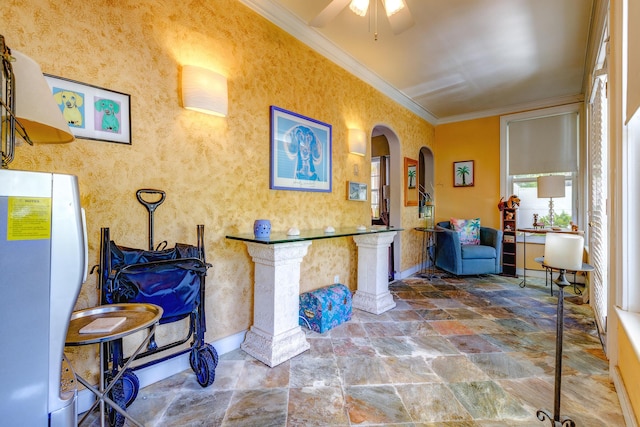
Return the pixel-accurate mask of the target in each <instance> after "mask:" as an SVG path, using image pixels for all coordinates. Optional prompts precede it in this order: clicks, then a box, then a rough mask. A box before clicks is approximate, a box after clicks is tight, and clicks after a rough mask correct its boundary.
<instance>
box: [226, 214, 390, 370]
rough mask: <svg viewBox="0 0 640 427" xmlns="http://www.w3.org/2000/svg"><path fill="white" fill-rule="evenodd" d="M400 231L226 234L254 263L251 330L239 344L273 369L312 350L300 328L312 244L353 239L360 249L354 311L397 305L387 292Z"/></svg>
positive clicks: (379, 310)
mask: <svg viewBox="0 0 640 427" xmlns="http://www.w3.org/2000/svg"><path fill="white" fill-rule="evenodd" d="M398 231H402V229H397V228H388V227H384V228H382V227H380V228H367V229H365V230H362V231H360V230H358V229H357V228H356V227H355V226H354V227H346V228H339V229H336V230H335V231H334V232H331V233H327V232H325V231H324V230H306V231H305V230H303V231H301V232H300V234H299V235H297V236H289V235H287V234H286V233H284V232H282V233H278V232H271V235H270V236H269V237H268V238H256V237H254V235H253V234H238V235H228V236H226V238H227V239H230V240H240V241H242V242H244V243H245V244H246V245H247V249H248V250H249V255H251V258H252V259H253V262H254V263H255V284H254V286H255V288H254V303H253V325H252V326H251V328H250V329H249V331H248V332H247V335H246V337H245V340H244V342H243V343H242V344H241V345H240V348H242V349H243V350H244V351H245V352H247V353H248V354H250V355H251V356H253V357H255V358H256V359H258V360H260V361H261V362H263V363H265V364H266V365H268V366H270V367H274V366H276V365H279V364H280V363H282V362H284V361H286V360H289V359H290V358H292V357H294V356H296V355H298V354H300V353H302V352H304V351H306V350H308V349H309V343H308V342H307V339H306V337H305V333H304V332H303V331H302V329H301V328H300V325H299V324H298V311H299V305H300V264H301V263H302V258H304V256H305V255H306V254H307V250H308V248H309V246H311V243H312V241H313V240H321V239H331V238H336V237H348V236H352V237H353V240H354V241H355V242H356V245H357V247H358V289H357V291H356V293H355V295H354V297H353V308H357V309H360V310H364V311H368V312H370V313H374V314H380V313H383V312H385V311H387V310H390V309H392V308H393V307H395V306H396V303H395V301H393V296H392V295H391V293H390V292H389V280H388V270H389V259H388V248H389V246H390V245H391V242H393V238H394V236H395V235H396V234H397V232H398Z"/></svg>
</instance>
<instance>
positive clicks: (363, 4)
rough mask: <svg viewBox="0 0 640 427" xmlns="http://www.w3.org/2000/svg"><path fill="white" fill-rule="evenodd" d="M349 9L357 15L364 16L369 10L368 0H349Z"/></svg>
mask: <svg viewBox="0 0 640 427" xmlns="http://www.w3.org/2000/svg"><path fill="white" fill-rule="evenodd" d="M349 9H351V10H352V11H353V13H355V14H356V15H358V16H365V15H366V14H367V10H369V0H351V3H350V4H349Z"/></svg>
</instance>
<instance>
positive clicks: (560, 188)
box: [538, 175, 565, 227]
mask: <svg viewBox="0 0 640 427" xmlns="http://www.w3.org/2000/svg"><path fill="white" fill-rule="evenodd" d="M564 184H565V183H564V175H545V176H539V177H538V198H539V199H546V198H547V197H548V198H549V226H550V227H553V198H554V197H564Z"/></svg>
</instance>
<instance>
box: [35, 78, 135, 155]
mask: <svg viewBox="0 0 640 427" xmlns="http://www.w3.org/2000/svg"><path fill="white" fill-rule="evenodd" d="M44 77H45V79H46V80H47V83H48V84H49V87H50V88H51V92H52V93H53V99H54V100H55V101H56V103H57V104H58V107H60V111H61V112H62V115H63V116H64V118H65V120H66V121H67V124H68V125H69V128H70V129H71V133H73V135H74V136H75V137H76V138H84V139H94V140H97V141H108V142H117V143H119V144H131V97H130V96H129V95H127V94H126V93H120V92H115V91H113V90H108V89H103V88H101V87H98V86H92V85H89V84H86V83H80V82H76V81H73V80H68V79H64V78H61V77H56V76H51V75H49V74H45V75H44Z"/></svg>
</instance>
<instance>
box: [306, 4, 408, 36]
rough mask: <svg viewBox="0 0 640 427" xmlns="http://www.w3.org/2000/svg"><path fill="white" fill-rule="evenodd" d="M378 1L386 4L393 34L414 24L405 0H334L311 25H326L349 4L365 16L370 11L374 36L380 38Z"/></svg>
mask: <svg viewBox="0 0 640 427" xmlns="http://www.w3.org/2000/svg"><path fill="white" fill-rule="evenodd" d="M378 1H381V2H382V5H383V6H384V11H385V13H386V15H387V18H388V19H389V24H390V25H391V29H392V30H393V34H396V35H397V34H400V33H402V32H403V31H405V30H407V29H408V28H410V27H412V26H413V24H414V21H413V17H412V16H411V12H410V11H409V8H408V7H407V4H406V2H405V0H372V1H369V0H332V1H331V2H330V3H329V4H328V5H327V7H325V8H324V9H322V11H321V12H320V13H319V14H318V15H317V16H316V17H315V18H313V19H312V20H311V21H310V22H309V25H311V26H312V27H319V28H320V27H324V26H325V25H327V23H328V22H329V21H331V20H332V19H334V18H335V17H336V16H338V14H339V13H340V12H342V10H343V9H344V8H345V7H347V5H349V9H351V11H353V13H355V14H356V15H359V16H365V15H366V14H367V12H369V23H370V24H371V22H373V24H374V36H375V39H376V40H378Z"/></svg>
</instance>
